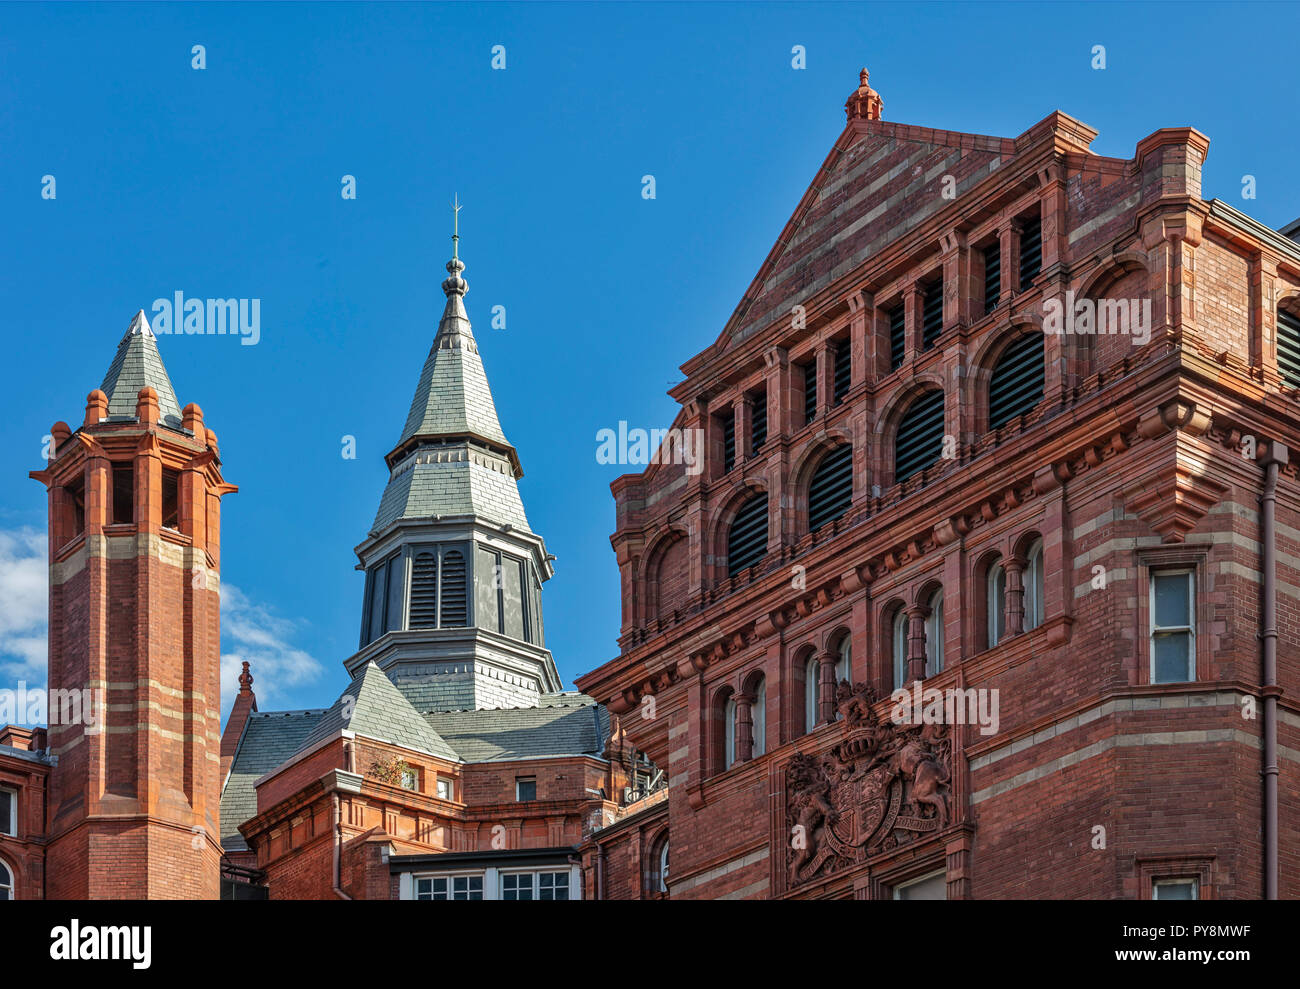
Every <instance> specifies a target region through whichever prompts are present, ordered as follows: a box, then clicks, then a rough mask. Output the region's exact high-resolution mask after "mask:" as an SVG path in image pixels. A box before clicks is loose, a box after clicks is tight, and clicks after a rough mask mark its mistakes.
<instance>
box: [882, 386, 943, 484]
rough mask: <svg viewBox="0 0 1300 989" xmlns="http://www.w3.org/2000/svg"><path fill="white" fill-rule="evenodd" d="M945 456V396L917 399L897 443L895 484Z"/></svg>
mask: <svg viewBox="0 0 1300 989" xmlns="http://www.w3.org/2000/svg"><path fill="white" fill-rule="evenodd" d="M942 453H943V392H942V391H937V390H936V391H928V392H926V393H925V394H923V395H921V396H920V397H919V398H917V399H915V400H914V401H913V402H912V404H911V406H909V407H908V410H907V412H906V413H904V415H903V418H902V419H901V420H900V421H899V423H898V435H897V436H896V437H895V440H894V482H895V483H902V482H903V481H906V480H907V479H908V478H909V477H911V476H912V475H913V474H915V473H917V472H918V471H922V470H925V468H927V467H929V466H930V465H931V464H932V463H934V462H935V461H936V460H938V459H939V457H940V455H941V454H942Z"/></svg>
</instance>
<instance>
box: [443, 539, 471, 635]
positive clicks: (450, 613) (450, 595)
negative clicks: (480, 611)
mask: <svg viewBox="0 0 1300 989" xmlns="http://www.w3.org/2000/svg"><path fill="white" fill-rule="evenodd" d="M468 621H469V606H468V602H467V598H466V597H465V557H464V556H463V555H462V554H461V553H460V551H459V550H452V551H451V552H449V553H447V554H446V555H444V556H443V558H442V627H443V628H463V627H464V626H465V625H466V624H467V623H468Z"/></svg>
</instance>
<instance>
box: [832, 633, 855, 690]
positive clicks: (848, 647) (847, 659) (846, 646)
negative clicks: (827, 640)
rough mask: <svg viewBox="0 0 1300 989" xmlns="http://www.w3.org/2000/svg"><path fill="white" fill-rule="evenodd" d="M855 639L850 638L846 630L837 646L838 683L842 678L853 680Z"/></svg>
mask: <svg viewBox="0 0 1300 989" xmlns="http://www.w3.org/2000/svg"><path fill="white" fill-rule="evenodd" d="M852 649H853V640H852V639H850V638H849V633H848V632H845V633H844V634H843V635H841V636H840V641H839V644H838V645H837V646H836V647H835V651H836V653H838V654H839V658H838V659H836V660H835V682H836V683H837V684H838V683H839V682H840V681H842V680H848V681H849V682H850V683H852V682H853V663H852Z"/></svg>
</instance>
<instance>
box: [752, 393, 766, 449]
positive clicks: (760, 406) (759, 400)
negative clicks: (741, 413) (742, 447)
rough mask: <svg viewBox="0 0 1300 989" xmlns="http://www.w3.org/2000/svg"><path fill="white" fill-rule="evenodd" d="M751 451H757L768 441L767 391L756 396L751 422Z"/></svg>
mask: <svg viewBox="0 0 1300 989" xmlns="http://www.w3.org/2000/svg"><path fill="white" fill-rule="evenodd" d="M749 432H750V436H751V451H750V452H751V453H757V452H758V450H759V448H760V447H761V446H762V445H763V444H764V443H766V442H767V391H766V390H764V391H761V392H759V393H758V394H757V395H755V396H754V412H753V421H752V422H751V424H750V430H749Z"/></svg>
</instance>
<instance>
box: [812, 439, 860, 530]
mask: <svg viewBox="0 0 1300 989" xmlns="http://www.w3.org/2000/svg"><path fill="white" fill-rule="evenodd" d="M852 500H853V447H851V446H849V445H847V444H845V445H844V446H839V447H836V448H835V449H834V450H831V451H830V452H829V453H827V454H826V455H825V456H823V457H822V459H821V463H819V464H818V465H817V469H816V470H815V471H813V476H812V480H811V481H809V483H808V531H809V532H816V531H817V530H818V529H820V528H821V527H822V526H824V525H825V524H826V523H827V522H833V521H835V520H836V519H837V518H839V517H840V516H841V515H843V514H844V513H845V512H846V511H847V510H848V507H849V503H850V502H851V501H852Z"/></svg>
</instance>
